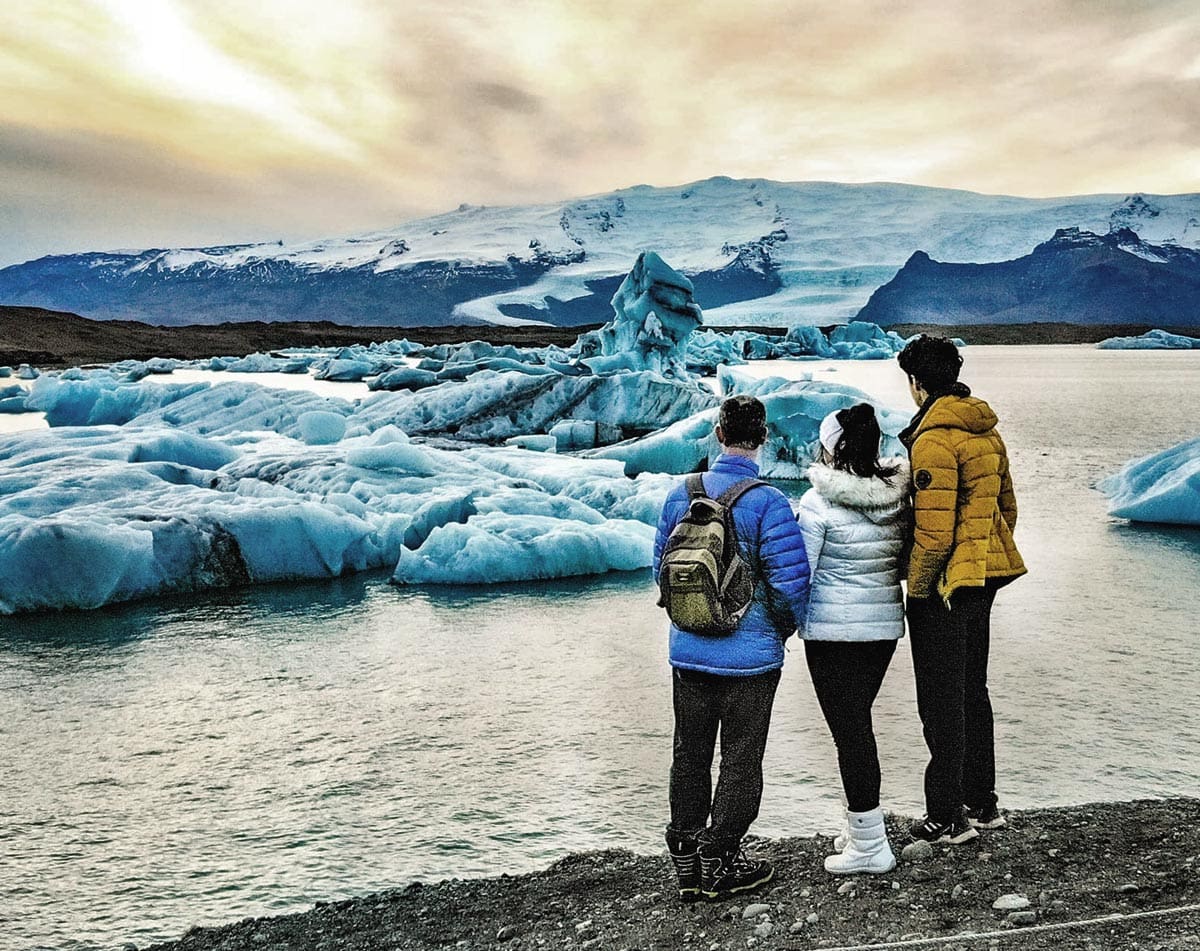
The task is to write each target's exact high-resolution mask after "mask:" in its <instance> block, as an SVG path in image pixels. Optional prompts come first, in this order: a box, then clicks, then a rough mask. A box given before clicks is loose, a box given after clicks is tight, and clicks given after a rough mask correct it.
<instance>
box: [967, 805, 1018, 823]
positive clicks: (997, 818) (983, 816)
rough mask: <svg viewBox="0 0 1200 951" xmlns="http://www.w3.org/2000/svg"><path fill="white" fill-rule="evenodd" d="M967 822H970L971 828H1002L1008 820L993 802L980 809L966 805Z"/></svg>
mask: <svg viewBox="0 0 1200 951" xmlns="http://www.w3.org/2000/svg"><path fill="white" fill-rule="evenodd" d="M967 822H969V823H970V824H971V828H973V829H1003V828H1004V827H1005V826H1006V825H1008V820H1007V819H1005V818H1004V815H1003V813H1001V812H1000V810H999V809H997V808H996V804H995V803H992V804H991V805H990V806H985V807H983V808H980V809H972V808H971V807H970V806H968V807H967Z"/></svg>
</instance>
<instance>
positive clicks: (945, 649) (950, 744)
mask: <svg viewBox="0 0 1200 951" xmlns="http://www.w3.org/2000/svg"><path fill="white" fill-rule="evenodd" d="M996 587H997V586H996V585H994V584H991V583H989V584H988V585H986V586H985V587H982V588H960V589H959V590H957V591H955V592H954V594H953V595H952V596H951V597H950V606H949V607H947V606H946V604H945V602H944V601H942V599H941V598H939V597H938V596H936V595H934V596H933V597H931V598H909V599H908V630H909V638H910V640H911V643H912V658H913V673H914V674H915V676H916V681H917V712H918V713H919V714H920V716H921V726H922V727H923V728H924V731H925V743H926V745H927V746H928V747H929V765H928V766H927V767H926V768H925V808H926V811H927V812H928V814H929V818H930V819H933V820H935V821H937V822H946V821H949V820H950V819H954V818H957V817H958V816H959V815H960V814H961V811H962V807H963V806H964V805H966V806H968V807H969V808H972V809H986V808H988V807H990V806H993V805H995V803H996V793H995V787H996V752H995V742H994V735H993V725H992V701H991V698H990V697H989V696H988V687H987V669H988V647H989V642H990V640H991V631H990V622H991V613H992V602H993V601H994V600H995V597H996Z"/></svg>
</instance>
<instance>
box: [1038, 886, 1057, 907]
mask: <svg viewBox="0 0 1200 951" xmlns="http://www.w3.org/2000/svg"><path fill="white" fill-rule="evenodd" d="M1053 897H1054V892H1052V891H1050V890H1049V889H1048V888H1043V889H1042V890H1041V891H1040V892H1038V900H1037V903H1038V904H1039V905H1041V906H1042V907H1043V908H1045V907H1046V906H1047V905H1049V904H1050V899H1052V898H1053Z"/></svg>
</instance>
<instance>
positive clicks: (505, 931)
mask: <svg viewBox="0 0 1200 951" xmlns="http://www.w3.org/2000/svg"><path fill="white" fill-rule="evenodd" d="M516 936H517V929H516V928H514V927H513V926H512V925H505V926H504V927H503V928H501V929H500V930H499V931H497V932H496V940H497V941H508V940H509V939H510V938H515V937H516Z"/></svg>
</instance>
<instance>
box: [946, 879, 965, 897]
mask: <svg viewBox="0 0 1200 951" xmlns="http://www.w3.org/2000/svg"><path fill="white" fill-rule="evenodd" d="M965 891H966V889H965V888H963V887H962V883H961V882H960V883H959V884H957V885H955V886H954V890H953V891H952V892H950V897H951V898H962V897H963V892H965Z"/></svg>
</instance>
